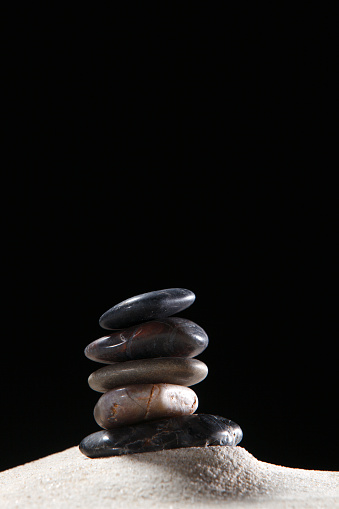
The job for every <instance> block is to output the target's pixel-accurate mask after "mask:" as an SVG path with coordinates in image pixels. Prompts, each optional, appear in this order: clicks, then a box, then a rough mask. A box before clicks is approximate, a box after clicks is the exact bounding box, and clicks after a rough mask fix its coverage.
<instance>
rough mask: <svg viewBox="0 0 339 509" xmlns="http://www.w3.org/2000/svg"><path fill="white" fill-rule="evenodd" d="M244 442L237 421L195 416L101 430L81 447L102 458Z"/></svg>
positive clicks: (88, 454)
mask: <svg viewBox="0 0 339 509" xmlns="http://www.w3.org/2000/svg"><path fill="white" fill-rule="evenodd" d="M241 439H242V430H241V428H240V426H239V425H238V424H236V423H235V422H233V421H230V420H229V419H226V418H225V417H220V416H217V415H209V414H194V415H188V416H182V417H172V418H170V419H161V420H157V421H148V422H142V423H140V424H135V425H133V426H125V427H123V428H116V429H114V430H103V431H98V432H97V433H93V434H92V435H89V436H88V437H86V438H84V439H83V440H82V442H81V443H80V445H79V448H80V451H81V452H82V453H83V454H84V455H85V456H88V457H90V458H100V457H104V456H121V455H123V454H134V453H141V452H152V451H161V450H163V449H177V448H181V447H205V446H208V445H229V446H235V445H237V444H239V442H240V441H241Z"/></svg>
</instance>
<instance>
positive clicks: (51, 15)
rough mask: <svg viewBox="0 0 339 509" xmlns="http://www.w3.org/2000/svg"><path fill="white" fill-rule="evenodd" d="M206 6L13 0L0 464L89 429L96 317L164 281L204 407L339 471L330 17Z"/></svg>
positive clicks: (249, 440)
mask: <svg viewBox="0 0 339 509" xmlns="http://www.w3.org/2000/svg"><path fill="white" fill-rule="evenodd" d="M219 7H220V6H218V7H217V6H215V5H214V6H212V7H211V6H210V5H207V4H199V3H186V5H185V6H182V5H181V6H180V7H179V6H176V5H174V4H172V5H171V6H167V7H166V6H164V5H162V7H161V9H160V8H159V7H154V6H152V7H151V6H150V5H148V6H145V5H143V6H142V7H141V6H132V5H130V4H129V5H128V7H127V6H126V8H125V10H124V9H122V8H120V9H117V7H116V6H115V7H111V8H105V7H97V8H95V9H94V8H93V7H92V8H91V9H90V10H87V11H86V10H85V8H84V6H81V9H80V8H79V10H76V9H75V8H74V9H73V10H71V9H69V8H65V9H64V10H62V9H60V8H59V10H57V9H55V10H53V9H52V8H51V7H49V8H48V10H47V9H45V11H44V10H41V9H39V10H37V11H34V9H33V8H32V7H25V10H22V9H21V8H20V9H19V8H17V10H16V11H15V12H12V13H11V14H10V15H9V19H8V30H7V34H6V38H5V47H6V61H5V77H6V78H8V81H7V89H6V92H5V94H4V99H5V101H4V103H5V109H6V110H7V115H6V117H5V119H6V120H5V130H6V138H5V143H4V146H5V151H4V160H3V167H4V171H3V186H2V194H3V200H2V202H3V204H4V209H3V214H2V219H3V229H2V238H3V244H2V246H3V247H2V254H3V257H4V258H3V263H2V268H3V300H4V306H3V311H4V314H3V319H2V323H3V337H2V369H1V379H2V380H1V386H2V391H1V392H2V400H3V402H2V410H3V411H2V419H1V426H2V429H1V432H2V433H1V436H2V447H1V449H2V451H1V468H2V469H5V468H9V467H13V466H16V465H18V464H21V463H24V462H27V461H31V460H33V459H37V458H39V457H41V456H43V455H47V454H51V453H54V452H57V451H60V450H63V449H65V448H67V447H71V446H73V445H76V444H78V443H79V442H80V441H81V439H82V438H83V437H84V436H86V435H87V434H89V433H92V432H94V431H96V430H98V427H97V425H96V423H95V422H94V419H93V416H92V411H93V407H94V405H95V403H96V401H97V399H98V394H97V393H94V392H93V391H91V390H90V389H89V387H88V386H87V377H88V375H89V374H90V373H91V371H93V370H94V369H96V367H99V366H98V365H96V364H94V363H93V362H90V361H89V360H87V359H86V358H85V357H84V355H83V350H84V348H85V346H86V345H87V344H88V343H90V342H91V341H93V340H94V339H96V338H97V337H100V336H101V335H103V334H105V333H103V331H102V330H101V329H100V327H99V325H98V319H99V317H100V315H101V314H102V313H103V312H104V311H105V310H106V309H108V308H109V307H111V306H112V305H114V304H116V303H118V302H120V301H121V300H124V299H125V298H128V297H131V296H133V295H136V294H139V293H143V292H147V291H152V290H157V289H162V288H170V287H183V288H188V289H191V290H193V291H194V292H195V293H196V297H197V298H196V302H195V303H194V305H193V306H192V307H191V308H189V309H187V310H186V311H184V312H182V313H181V316H184V317H187V318H189V319H191V320H193V321H195V322H197V323H198V324H199V325H201V326H202V327H203V328H204V329H205V330H206V332H207V333H208V335H209V338H210V344H209V347H208V349H207V350H206V351H205V352H204V353H203V354H201V356H200V357H199V358H200V359H201V360H203V361H204V362H206V363H207V364H208V366H209V375H208V377H207V378H206V380H205V381H203V382H202V383H201V384H199V385H197V386H196V387H195V390H196V392H197V394H198V397H199V400H200V405H199V411H201V412H205V413H214V414H220V415H223V416H225V417H228V418H230V419H233V420H234V421H236V422H237V423H239V424H240V425H241V427H242V428H243V431H244V438H243V441H242V443H241V445H242V446H243V447H245V448H246V449H248V450H249V451H250V452H251V453H252V454H253V455H255V456H256V457H257V458H258V459H261V460H264V461H269V462H272V463H277V464H283V465H286V466H293V467H301V468H312V469H338V460H337V458H338V448H337V445H338V444H337V437H336V427H337V416H336V414H337V408H336V407H337V399H336V398H337V396H336V394H337V391H336V387H337V362H336V358H337V352H336V349H335V346H336V345H335V339H337V319H336V318H337V308H336V307H335V306H334V302H335V299H334V297H335V287H336V286H337V284H336V283H337V280H336V266H337V264H336V259H335V256H334V246H335V243H336V242H335V241H336V236H337V224H336V221H335V213H336V200H337V198H336V191H335V185H334V177H335V173H334V168H335V166H334V165H333V160H332V163H330V161H331V157H329V155H331V154H330V152H331V122H332V121H333V119H332V115H333V114H332V104H331V100H330V99H329V96H330V88H331V58H330V55H329V51H330V47H331V46H332V32H331V30H330V28H329V23H328V21H329V19H330V17H331V13H325V12H321V13H319V11H318V10H317V11H316V10H314V11H313V10H312V7H311V5H308V6H307V8H306V7H305V6H304V7H300V8H299V10H298V9H296V8H293V10H291V11H287V10H286V9H287V8H286V7H284V8H282V9H281V11H280V12H279V11H278V10H277V11H274V12H273V11H268V10H267V6H266V7H265V8H262V10H260V8H258V6H255V7H254V6H252V7H250V6H246V5H241V6H239V7H238V8H237V9H236V8H234V9H229V10H228V11H227V12H226V11H223V10H220V11H219V10H218V9H219ZM328 170H330V171H328Z"/></svg>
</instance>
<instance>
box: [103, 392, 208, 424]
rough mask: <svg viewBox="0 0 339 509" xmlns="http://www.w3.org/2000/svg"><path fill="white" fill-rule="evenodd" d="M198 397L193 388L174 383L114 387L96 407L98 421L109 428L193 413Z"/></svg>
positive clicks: (196, 406)
mask: <svg viewBox="0 0 339 509" xmlns="http://www.w3.org/2000/svg"><path fill="white" fill-rule="evenodd" d="M197 408H198V397H197V395H196V394H195V392H194V391H192V389H189V388H188V387H183V386H181V385H173V384H164V383H160V384H138V385H127V386H126V387H118V388H116V389H112V390H110V391H108V392H106V393H105V394H103V395H102V396H101V398H100V399H99V401H98V402H97V404H96V406H95V408H94V418H95V420H96V422H97V423H98V424H99V426H101V427H102V428H105V429H111V428H116V427H119V426H126V425H129V424H135V423H137V422H142V421H149V420H153V419H163V418H166V417H175V416H179V415H190V414H193V413H194V412H195V411H196V409H197Z"/></svg>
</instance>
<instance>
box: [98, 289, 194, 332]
mask: <svg viewBox="0 0 339 509" xmlns="http://www.w3.org/2000/svg"><path fill="white" fill-rule="evenodd" d="M194 301H195V295H194V293H193V292H191V291H190V290H186V289H184V288H168V289H166V290H158V291H155V292H148V293H142V294H141V295H136V296H135V297H131V298H130V299H127V300H124V301H123V302H120V303H119V304H116V305H115V306H113V307H112V308H111V309H109V310H108V311H106V312H105V313H104V314H103V315H102V316H101V317H100V319H99V325H100V326H101V327H102V328H103V329H124V328H125V327H130V326H131V325H136V324H138V323H141V322H147V321H148V320H156V319H158V318H166V317H167V316H172V315H174V314H175V313H179V312H180V311H183V310H184V309H186V308H188V307H189V306H191V304H193V302H194Z"/></svg>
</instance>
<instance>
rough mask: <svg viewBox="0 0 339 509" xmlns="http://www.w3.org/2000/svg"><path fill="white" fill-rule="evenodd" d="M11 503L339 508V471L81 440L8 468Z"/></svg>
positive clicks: (226, 451)
mask: <svg viewBox="0 0 339 509" xmlns="http://www.w3.org/2000/svg"><path fill="white" fill-rule="evenodd" d="M0 507H1V508H2V509H5V508H13V507H20V508H25V509H26V508H28V509H29V508H33V507H36V508H38V507H39V508H40V507H41V508H44V509H45V508H46V509H47V508H48V509H54V508H63V509H66V508H67V509H70V508H81V509H87V508H91V509H96V508H97V509H99V508H100V509H106V508H134V507H137V508H138V507H140V508H153V507H158V508H159V507H164V508H173V509H175V508H181V507H216V508H218V507H228V508H230V509H235V508H237V509H238V508H239V509H241V508H251V509H256V508H274V509H276V508H279V509H280V508H305V509H306V508H317V509H318V508H319V509H321V508H331V509H334V508H339V472H327V471H316V470H301V469H292V468H286V467H280V466H277V465H271V464H269V463H264V462H262V461H258V460H257V459H256V458H254V457H253V456H252V455H251V454H250V453H249V452H247V451H246V450H245V449H243V448H242V447H220V446H215V447H206V448H202V447H201V448H200V447H199V448H187V449H172V450H168V451H161V452H150V453H144V454H133V455H129V456H120V457H113V458H102V459H89V458H86V457H85V456H83V455H82V454H81V453H80V452H79V449H78V447H72V448H70V449H66V450H65V451H62V452H60V453H57V454H52V455H51V456H47V457H45V458H41V459H39V460H37V461H33V462H31V463H27V464H25V465H21V466H18V467H15V468H12V469H10V470H6V471H4V472H1V473H0Z"/></svg>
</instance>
